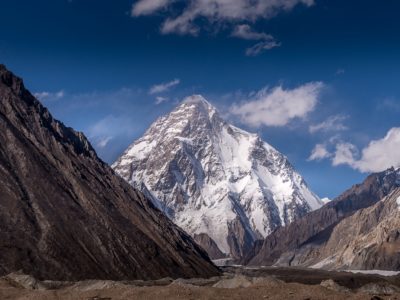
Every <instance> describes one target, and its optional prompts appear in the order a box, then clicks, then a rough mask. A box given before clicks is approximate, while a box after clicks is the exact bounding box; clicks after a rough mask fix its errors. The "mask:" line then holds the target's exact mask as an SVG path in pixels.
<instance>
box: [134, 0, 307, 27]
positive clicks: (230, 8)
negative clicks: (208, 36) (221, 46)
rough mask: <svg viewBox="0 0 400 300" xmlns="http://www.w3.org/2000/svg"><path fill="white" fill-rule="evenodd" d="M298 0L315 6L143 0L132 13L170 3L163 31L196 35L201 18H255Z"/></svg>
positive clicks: (275, 0) (280, 0)
mask: <svg viewBox="0 0 400 300" xmlns="http://www.w3.org/2000/svg"><path fill="white" fill-rule="evenodd" d="M173 4H176V6H174V5H173ZM298 4H303V5H306V6H311V5H313V4H314V0H272V1H267V0H230V1H227V0H190V1H183V0H139V1H137V2H135V3H134V4H133V6H132V16H134V17H136V16H140V15H150V14H153V13H156V12H158V11H160V10H162V9H165V8H169V7H170V8H171V10H170V11H171V12H173V13H172V16H168V17H167V18H166V20H165V21H164V23H163V24H162V26H161V32H163V33H165V34H168V33H177V34H192V35H196V34H197V33H198V32H199V30H200V28H199V25H198V24H197V23H196V21H197V20H199V19H206V20H208V21H209V23H210V24H213V25H218V23H238V22H243V21H249V22H255V21H257V20H258V19H269V18H272V17H274V16H275V15H276V14H278V13H279V12H281V11H289V10H291V9H293V8H294V7H295V6H296V5H298Z"/></svg>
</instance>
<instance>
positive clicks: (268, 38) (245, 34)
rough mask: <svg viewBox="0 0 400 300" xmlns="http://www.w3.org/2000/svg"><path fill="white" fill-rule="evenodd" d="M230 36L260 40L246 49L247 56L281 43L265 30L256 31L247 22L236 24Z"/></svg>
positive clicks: (257, 53)
mask: <svg viewBox="0 0 400 300" xmlns="http://www.w3.org/2000/svg"><path fill="white" fill-rule="evenodd" d="M232 36H233V37H237V38H241V39H245V40H256V41H257V40H260V41H261V42H259V43H257V44H255V45H254V46H252V47H250V48H247V49H246V55H247V56H256V55H259V54H260V53H261V52H263V51H265V50H270V49H273V48H276V47H279V46H280V45H281V44H280V43H279V42H277V41H276V40H275V38H274V37H273V36H272V35H270V34H267V33H265V32H256V31H254V30H252V29H251V27H250V26H249V25H248V24H241V25H237V26H236V27H235V29H234V30H233V32H232Z"/></svg>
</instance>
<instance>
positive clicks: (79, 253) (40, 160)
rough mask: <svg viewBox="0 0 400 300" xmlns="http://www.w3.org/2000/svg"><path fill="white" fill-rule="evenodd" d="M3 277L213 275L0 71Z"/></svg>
mask: <svg viewBox="0 0 400 300" xmlns="http://www.w3.org/2000/svg"><path fill="white" fill-rule="evenodd" d="M0 231H1V232H0V233H1V238H0V276H1V275H5V274H8V273H10V272H15V271H19V270H21V271H22V272H24V273H26V274H31V275H33V276H35V277H36V278H39V279H52V280H81V279H115V280H121V279H158V278H162V277H174V278H177V277H209V276H214V275H218V274H219V273H220V271H219V270H218V269H217V268H216V267H215V266H214V265H213V264H212V263H211V261H210V260H209V258H208V256H207V254H206V253H205V252H204V250H203V249H201V248H200V247H199V246H198V245H197V244H196V243H195V242H194V241H193V240H192V238H191V237H190V236H189V235H187V234H186V233H185V232H184V231H182V230H181V229H179V228H178V227H177V226H176V225H174V224H173V223H172V222H171V221H170V220H169V219H168V218H167V217H165V216H164V215H163V214H162V212H160V211H159V210H158V209H156V208H155V207H154V206H153V204H152V203H151V201H149V200H148V199H146V197H145V196H144V195H143V194H142V193H140V192H139V191H137V190H135V189H133V188H132V187H131V186H130V185H129V184H127V183H126V182H125V181H124V180H123V179H121V178H120V177H119V176H117V175H115V173H114V171H113V170H112V169H111V168H110V167H109V166H107V165H106V164H105V163H104V162H102V161H101V160H100V159H99V158H98V157H97V155H96V153H95V151H94V150H93V148H92V147H91V145H90V143H89V142H88V141H87V139H86V138H85V137H84V135H83V134H82V133H79V132H76V131H74V130H73V129H71V128H68V127H65V126H64V125H63V124H62V123H61V122H59V121H57V120H55V119H54V118H53V117H52V116H51V114H50V113H49V111H48V110H47V109H46V108H45V107H43V106H42V105H41V104H40V103H39V102H38V101H37V100H36V99H35V98H34V97H33V96H32V95H31V93H29V91H28V90H26V89H25V87H24V85H23V82H22V80H21V79H19V78H17V77H16V76H14V75H13V74H12V73H11V72H9V71H8V70H7V69H6V68H5V66H3V65H0Z"/></svg>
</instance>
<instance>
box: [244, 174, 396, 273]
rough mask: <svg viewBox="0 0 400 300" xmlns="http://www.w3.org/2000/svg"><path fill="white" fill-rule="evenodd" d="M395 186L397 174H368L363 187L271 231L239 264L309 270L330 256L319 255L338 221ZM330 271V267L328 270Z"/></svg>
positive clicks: (328, 252) (326, 253) (345, 193)
mask: <svg viewBox="0 0 400 300" xmlns="http://www.w3.org/2000/svg"><path fill="white" fill-rule="evenodd" d="M399 186H400V171H399V170H394V169H393V168H392V169H389V170H387V171H384V172H381V173H375V174H372V175H370V176H368V177H367V178H366V179H365V181H364V182H363V183H361V184H358V185H355V186H353V187H352V188H350V189H349V190H347V191H346V192H344V193H343V194H342V195H341V196H339V197H338V198H336V199H335V200H333V201H332V202H330V203H328V204H326V205H325V206H323V207H322V208H320V209H318V210H316V211H313V212H310V213H309V214H307V215H306V216H305V217H303V218H302V219H299V220H296V221H294V222H293V223H291V224H290V225H288V226H287V227H282V228H279V229H277V230H275V231H274V232H273V233H272V234H270V235H269V236H268V237H267V238H266V239H265V240H262V241H258V242H256V244H255V246H254V247H253V249H252V250H251V251H250V252H249V253H248V255H247V257H246V258H245V259H243V260H242V263H244V264H249V265H273V264H277V265H283V266H297V265H301V266H309V265H312V264H314V263H316V262H318V260H321V259H323V258H328V257H329V256H330V255H332V254H333V253H332V251H327V250H326V249H325V250H324V251H325V256H324V255H321V251H322V248H323V247H324V246H325V245H326V244H327V243H328V241H329V240H330V238H331V236H332V234H333V233H335V234H336V235H337V234H338V230H337V229H336V227H337V226H338V225H339V224H340V223H341V222H342V220H345V219H347V218H349V217H350V216H352V215H353V214H355V213H357V212H359V211H362V210H363V209H365V208H368V207H371V206H373V205H375V204H376V203H378V202H379V201H380V200H381V199H383V198H384V197H385V196H387V195H389V194H390V193H391V192H392V191H394V190H395V189H396V188H398V187H399ZM353 221H354V220H353ZM341 226H343V225H341ZM339 235H340V232H339ZM357 265H358V267H359V268H362V269H365V268H368V267H369V265H371V264H369V263H368V262H367V261H365V262H364V263H361V262H359V263H358V264H357ZM334 267H335V266H331V268H334ZM342 267H343V266H342Z"/></svg>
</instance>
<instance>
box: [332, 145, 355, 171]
mask: <svg viewBox="0 0 400 300" xmlns="http://www.w3.org/2000/svg"><path fill="white" fill-rule="evenodd" d="M357 153H358V150H357V147H356V146H354V145H353V144H351V143H343V142H341V143H338V144H337V145H336V150H335V153H334V156H333V158H332V165H333V166H338V165H342V164H348V165H351V166H353V164H354V162H355V160H354V156H355V155H357Z"/></svg>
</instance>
